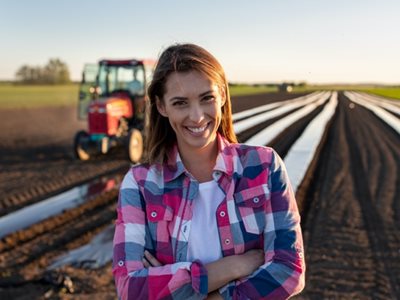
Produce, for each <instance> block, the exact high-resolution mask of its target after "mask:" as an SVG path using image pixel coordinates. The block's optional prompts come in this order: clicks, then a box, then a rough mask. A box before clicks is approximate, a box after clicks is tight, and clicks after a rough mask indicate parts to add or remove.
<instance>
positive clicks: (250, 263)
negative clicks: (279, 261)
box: [234, 249, 264, 278]
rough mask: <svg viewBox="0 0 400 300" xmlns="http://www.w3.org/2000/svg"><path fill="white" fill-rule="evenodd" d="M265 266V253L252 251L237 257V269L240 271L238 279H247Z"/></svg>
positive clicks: (258, 250) (259, 250)
mask: <svg viewBox="0 0 400 300" xmlns="http://www.w3.org/2000/svg"><path fill="white" fill-rule="evenodd" d="M263 264H264V251H263V250H261V249H252V250H249V251H247V252H245V253H243V254H241V255H237V256H235V265H234V266H235V267H236V268H237V271H238V278H242V277H246V276H248V275H250V274H251V273H253V272H254V271H255V270H257V269H258V268H259V267H260V266H261V265H263Z"/></svg>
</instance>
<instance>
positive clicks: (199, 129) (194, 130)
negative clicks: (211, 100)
mask: <svg viewBox="0 0 400 300" xmlns="http://www.w3.org/2000/svg"><path fill="white" fill-rule="evenodd" d="M208 124H209V123H207V124H205V125H203V126H201V127H191V126H186V129H187V130H189V131H190V132H192V133H196V134H199V133H203V132H204V131H205V130H206V129H207V127H208Z"/></svg>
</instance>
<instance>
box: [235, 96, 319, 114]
mask: <svg viewBox="0 0 400 300" xmlns="http://www.w3.org/2000/svg"><path fill="white" fill-rule="evenodd" d="M315 94H318V92H314V93H311V94H309V95H305V96H301V97H298V98H294V99H289V100H285V101H278V102H273V103H269V104H265V105H261V106H257V107H254V108H251V109H247V110H244V111H240V112H237V113H235V114H233V115H232V120H233V121H236V120H238V119H242V118H247V117H251V116H252V115H255V114H258V113H260V112H264V111H267V110H270V109H273V108H275V107H279V106H283V105H286V104H289V103H293V102H295V101H301V100H304V99H307V98H308V97H310V96H313V95H315Z"/></svg>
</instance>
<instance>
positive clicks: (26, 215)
mask: <svg viewBox="0 0 400 300" xmlns="http://www.w3.org/2000/svg"><path fill="white" fill-rule="evenodd" d="M110 182H111V183H113V182H115V181H110ZM94 184H98V181H96V182H95V183H94ZM113 188H116V185H115V184H107V185H105V186H104V188H102V189H101V190H99V191H96V193H95V194H100V193H104V192H106V191H108V190H111V189H113ZM89 191H90V184H84V185H81V186H78V187H74V188H72V189H70V190H68V191H66V192H64V193H61V194H59V195H56V196H54V197H51V198H48V199H46V200H43V201H40V202H39V203H35V204H32V205H29V206H26V207H24V208H21V209H19V210H17V211H15V212H12V213H9V214H7V215H5V216H3V217H1V218H0V238H2V237H4V236H6V235H8V234H10V233H12V232H15V231H18V230H20V229H23V228H27V227H29V226H31V225H32V224H35V223H38V222H40V221H43V220H45V219H47V218H50V217H52V216H55V215H58V214H60V213H62V212H63V211H64V210H66V209H70V208H74V207H77V206H79V205H80V204H82V203H84V202H85V201H86V200H87V199H88V197H90V196H93V195H95V194H92V195H91V194H90V192H89Z"/></svg>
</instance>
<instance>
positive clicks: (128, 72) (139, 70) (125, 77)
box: [98, 65, 144, 96]
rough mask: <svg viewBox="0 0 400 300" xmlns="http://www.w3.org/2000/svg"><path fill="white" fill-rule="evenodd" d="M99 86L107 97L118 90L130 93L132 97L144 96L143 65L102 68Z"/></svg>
mask: <svg viewBox="0 0 400 300" xmlns="http://www.w3.org/2000/svg"><path fill="white" fill-rule="evenodd" d="M98 85H99V87H100V89H101V94H102V95H103V96H107V95H109V94H111V93H112V92H114V91H116V90H118V91H119V90H125V91H128V92H129V93H130V94H131V95H132V96H134V95H144V69H143V66H142V65H137V66H132V65H114V66H112V65H111V66H110V65H109V66H106V65H104V66H102V67H101V69H100V74H99V82H98Z"/></svg>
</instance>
